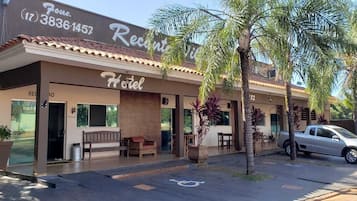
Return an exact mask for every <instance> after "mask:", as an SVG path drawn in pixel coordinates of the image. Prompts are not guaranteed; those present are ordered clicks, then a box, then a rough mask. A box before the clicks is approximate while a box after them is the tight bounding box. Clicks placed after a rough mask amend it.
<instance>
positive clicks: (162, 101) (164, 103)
mask: <svg viewBox="0 0 357 201" xmlns="http://www.w3.org/2000/svg"><path fill="white" fill-rule="evenodd" d="M161 103H162V104H163V105H168V104H169V99H168V98H166V97H162V100H161Z"/></svg>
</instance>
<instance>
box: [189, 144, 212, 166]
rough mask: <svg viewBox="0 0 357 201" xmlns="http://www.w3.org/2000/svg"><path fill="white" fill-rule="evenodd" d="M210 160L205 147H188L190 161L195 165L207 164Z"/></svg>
mask: <svg viewBox="0 0 357 201" xmlns="http://www.w3.org/2000/svg"><path fill="white" fill-rule="evenodd" d="M207 158H208V150H207V147H206V146H203V145H198V146H195V145H188V159H190V160H191V161H193V162H195V163H205V162H206V161H207Z"/></svg>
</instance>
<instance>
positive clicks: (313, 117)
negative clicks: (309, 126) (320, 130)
mask: <svg viewBox="0 0 357 201" xmlns="http://www.w3.org/2000/svg"><path fill="white" fill-rule="evenodd" d="M311 120H316V112H315V110H312V111H311Z"/></svg>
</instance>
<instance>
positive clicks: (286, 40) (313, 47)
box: [258, 0, 344, 160]
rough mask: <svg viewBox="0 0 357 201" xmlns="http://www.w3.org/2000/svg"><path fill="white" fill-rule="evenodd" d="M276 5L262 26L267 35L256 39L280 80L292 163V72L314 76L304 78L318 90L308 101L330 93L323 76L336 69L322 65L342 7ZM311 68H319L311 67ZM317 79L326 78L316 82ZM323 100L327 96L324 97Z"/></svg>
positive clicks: (290, 0)
mask: <svg viewBox="0 0 357 201" xmlns="http://www.w3.org/2000/svg"><path fill="white" fill-rule="evenodd" d="M276 3H277V6H276V7H279V8H281V9H275V10H274V11H273V12H272V16H274V17H272V18H270V19H269V20H270V21H268V22H267V26H266V27H265V30H266V33H267V35H266V36H264V37H262V38H260V39H259V40H258V42H259V43H260V44H261V45H260V46H259V47H263V49H261V50H262V52H263V53H264V54H265V55H266V56H267V57H268V58H269V59H270V60H271V61H272V62H273V64H274V66H275V67H276V68H277V70H278V74H279V75H280V77H281V78H282V79H283V81H284V85H285V88H286V93H285V104H286V105H285V106H286V112H287V116H288V129H289V138H290V143H289V144H287V145H286V146H290V158H291V160H295V158H296V147H295V135H294V116H293V103H292V92H291V85H292V80H293V78H294V74H295V76H296V75H297V74H296V73H298V74H300V75H304V74H305V73H306V74H308V75H310V76H312V75H314V76H317V77H315V78H314V79H308V81H310V82H312V81H316V83H313V84H315V85H311V83H309V82H308V86H314V87H316V88H317V89H318V90H316V93H311V94H310V97H311V96H313V98H312V99H310V100H315V96H316V95H321V92H322V94H326V92H328V94H329V93H330V89H331V85H332V83H331V80H334V79H327V78H328V77H327V76H328V75H330V76H331V75H335V74H331V73H327V72H330V71H333V70H336V68H333V67H334V65H328V66H326V67H325V65H326V64H328V63H329V61H330V60H329V57H328V53H329V51H330V50H331V49H332V48H333V45H335V43H331V41H335V40H331V39H333V38H336V37H338V36H339V33H340V27H339V24H340V23H341V22H342V21H343V15H342V14H341V11H340V10H339V9H341V8H342V7H343V5H344V4H343V3H342V2H335V1H333V2H332V1H331V2H330V1H326V0H307V1H304V0H301V1H297V0H281V1H277V2H276ZM321 64H324V65H321ZM314 66H318V67H320V68H313V67H314ZM322 67H323V68H322ZM299 70H303V71H304V72H301V71H300V73H299ZM326 70H328V71H326ZM307 72H309V73H307ZM323 76H324V77H323ZM320 77H321V78H322V77H323V78H326V79H322V80H320V79H319V78H320ZM319 81H323V82H319ZM309 84H310V85H309ZM318 87H320V88H318ZM321 87H324V88H321ZM314 89H315V88H314ZM317 92H320V93H317ZM325 97H328V95H327V96H325ZM318 100H321V101H320V102H318V106H319V107H317V106H316V102H314V101H310V105H311V103H313V104H312V106H313V108H321V107H320V106H322V107H324V106H325V103H326V102H325V100H322V99H321V98H320V99H318Z"/></svg>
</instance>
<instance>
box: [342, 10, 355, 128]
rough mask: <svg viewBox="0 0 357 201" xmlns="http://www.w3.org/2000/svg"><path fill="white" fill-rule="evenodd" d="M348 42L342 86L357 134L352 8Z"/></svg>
mask: <svg viewBox="0 0 357 201" xmlns="http://www.w3.org/2000/svg"><path fill="white" fill-rule="evenodd" d="M349 24H350V26H349V28H350V29H349V30H348V41H349V42H350V43H351V44H352V45H351V46H349V48H346V52H345V53H344V54H343V55H342V59H343V61H344V63H345V66H346V72H347V78H346V80H345V83H344V86H345V87H346V88H347V89H345V92H346V98H347V99H348V101H349V102H350V105H351V106H352V113H353V115H352V116H353V121H354V127H355V132H357V10H356V8H354V9H353V10H352V12H351V15H350V18H349Z"/></svg>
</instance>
